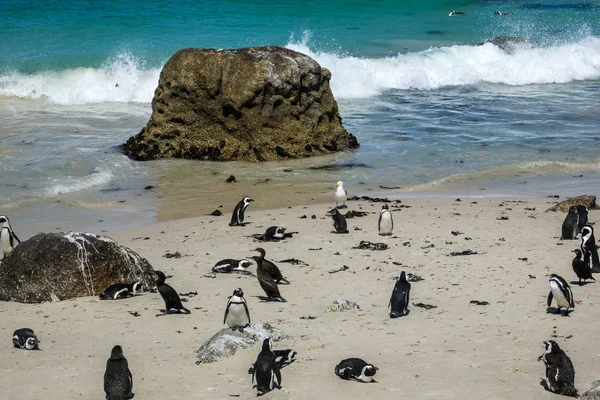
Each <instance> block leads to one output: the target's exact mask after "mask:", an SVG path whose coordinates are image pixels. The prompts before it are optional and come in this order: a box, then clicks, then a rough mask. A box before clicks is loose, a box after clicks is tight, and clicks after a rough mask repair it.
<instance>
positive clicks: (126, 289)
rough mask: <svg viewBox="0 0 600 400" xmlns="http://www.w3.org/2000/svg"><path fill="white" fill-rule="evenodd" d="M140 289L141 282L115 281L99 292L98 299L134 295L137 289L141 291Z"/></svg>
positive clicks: (122, 297) (113, 298) (115, 298)
mask: <svg viewBox="0 0 600 400" xmlns="http://www.w3.org/2000/svg"><path fill="white" fill-rule="evenodd" d="M141 289H142V282H134V283H115V284H113V285H110V286H109V287H107V288H106V289H105V290H104V292H102V293H100V300H117V299H124V298H126V297H129V296H135V295H136V294H137V292H138V291H140V292H141Z"/></svg>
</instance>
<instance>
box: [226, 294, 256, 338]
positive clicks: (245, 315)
mask: <svg viewBox="0 0 600 400" xmlns="http://www.w3.org/2000/svg"><path fill="white" fill-rule="evenodd" d="M226 322H227V325H228V326H229V327H230V328H231V329H232V330H234V331H235V330H237V329H239V330H240V332H241V331H243V330H244V328H245V327H247V326H248V325H250V311H248V305H247V304H246V299H245V298H244V292H243V291H242V289H241V288H237V289H235V290H234V291H233V295H232V296H231V297H230V298H229V301H227V307H226V308H225V316H224V317H223V323H226Z"/></svg>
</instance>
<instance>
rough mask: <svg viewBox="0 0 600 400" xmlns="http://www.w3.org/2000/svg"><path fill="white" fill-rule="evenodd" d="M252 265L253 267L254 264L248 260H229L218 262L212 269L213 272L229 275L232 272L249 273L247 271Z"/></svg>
mask: <svg viewBox="0 0 600 400" xmlns="http://www.w3.org/2000/svg"><path fill="white" fill-rule="evenodd" d="M250 265H252V263H251V262H250V261H248V260H246V259H241V260H233V259H231V258H228V259H225V260H221V261H219V262H217V263H216V264H215V266H214V267H212V271H213V272H220V273H223V274H228V273H230V272H244V273H249V271H248V270H247V269H248V267H249V266H250Z"/></svg>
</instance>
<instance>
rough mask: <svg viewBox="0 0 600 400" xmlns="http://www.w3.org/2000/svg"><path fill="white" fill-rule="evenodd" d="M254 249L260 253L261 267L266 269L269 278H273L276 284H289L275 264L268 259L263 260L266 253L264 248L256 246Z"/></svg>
mask: <svg viewBox="0 0 600 400" xmlns="http://www.w3.org/2000/svg"><path fill="white" fill-rule="evenodd" d="M254 251H257V252H258V253H260V256H259V258H260V259H261V264H262V267H263V269H264V270H265V271H267V273H268V274H269V275H271V278H273V279H274V280H275V282H276V283H277V284H282V283H283V284H286V285H289V284H290V281H288V280H287V279H285V278H284V277H283V274H282V273H281V270H280V269H279V267H278V266H277V265H275V264H274V263H273V262H271V261H269V260H265V254H267V253H266V251H265V249H263V248H261V247H258V248H256V249H255V250H254Z"/></svg>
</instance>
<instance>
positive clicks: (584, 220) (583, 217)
mask: <svg viewBox="0 0 600 400" xmlns="http://www.w3.org/2000/svg"><path fill="white" fill-rule="evenodd" d="M587 224H588V208H587V207H586V206H585V205H583V204H579V205H578V206H577V233H580V232H581V230H582V229H583V227H584V226H586V225H587Z"/></svg>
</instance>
